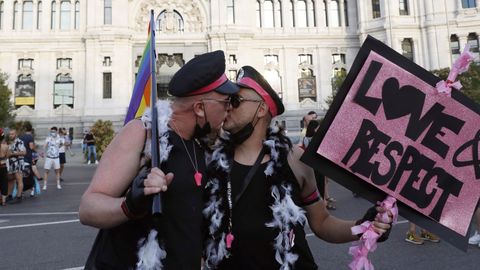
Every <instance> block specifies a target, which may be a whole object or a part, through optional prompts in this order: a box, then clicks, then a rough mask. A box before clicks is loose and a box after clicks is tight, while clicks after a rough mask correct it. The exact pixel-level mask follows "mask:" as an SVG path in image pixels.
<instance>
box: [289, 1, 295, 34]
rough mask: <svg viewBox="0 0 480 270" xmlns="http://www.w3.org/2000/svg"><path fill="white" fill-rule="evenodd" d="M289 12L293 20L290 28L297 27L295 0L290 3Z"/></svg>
mask: <svg viewBox="0 0 480 270" xmlns="http://www.w3.org/2000/svg"><path fill="white" fill-rule="evenodd" d="M288 11H289V12H288V13H289V14H290V18H291V19H292V23H291V24H290V26H291V27H295V10H294V8H293V0H290V1H289V4H288Z"/></svg>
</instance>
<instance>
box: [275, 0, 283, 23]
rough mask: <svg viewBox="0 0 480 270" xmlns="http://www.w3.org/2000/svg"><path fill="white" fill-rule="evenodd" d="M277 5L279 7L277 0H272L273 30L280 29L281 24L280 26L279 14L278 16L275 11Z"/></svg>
mask: <svg viewBox="0 0 480 270" xmlns="http://www.w3.org/2000/svg"><path fill="white" fill-rule="evenodd" d="M278 5H279V3H278V0H273V16H274V17H273V20H274V26H273V27H274V28H280V27H281V24H280V22H281V18H280V16H281V14H278V12H277V10H278ZM281 8H282V7H280V9H281Z"/></svg>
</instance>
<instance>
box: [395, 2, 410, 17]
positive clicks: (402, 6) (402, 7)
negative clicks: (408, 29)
mask: <svg viewBox="0 0 480 270" xmlns="http://www.w3.org/2000/svg"><path fill="white" fill-rule="evenodd" d="M398 5H399V11H400V15H409V14H410V13H409V12H408V0H399V1H398Z"/></svg>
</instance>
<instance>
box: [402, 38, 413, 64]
mask: <svg viewBox="0 0 480 270" xmlns="http://www.w3.org/2000/svg"><path fill="white" fill-rule="evenodd" d="M402 55H403V56H405V57H406V58H408V59H410V60H411V61H413V40H412V39H411V38H404V39H403V41H402Z"/></svg>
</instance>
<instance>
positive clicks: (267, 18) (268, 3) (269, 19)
mask: <svg viewBox="0 0 480 270" xmlns="http://www.w3.org/2000/svg"><path fill="white" fill-rule="evenodd" d="M273 26H274V13H273V0H265V2H263V22H262V27H273Z"/></svg>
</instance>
